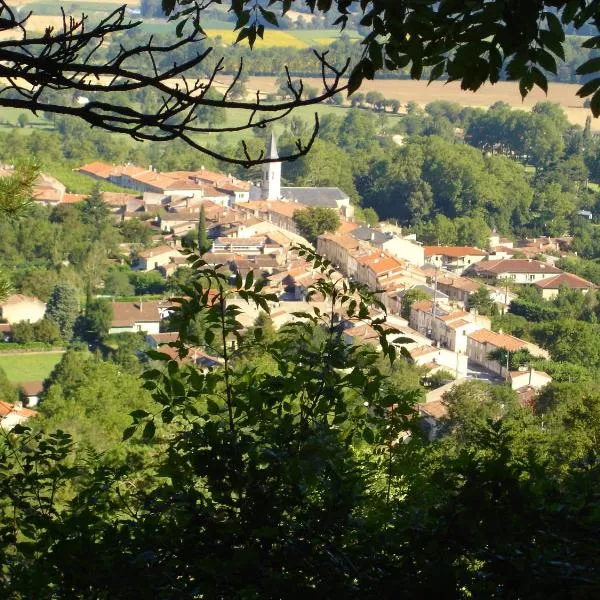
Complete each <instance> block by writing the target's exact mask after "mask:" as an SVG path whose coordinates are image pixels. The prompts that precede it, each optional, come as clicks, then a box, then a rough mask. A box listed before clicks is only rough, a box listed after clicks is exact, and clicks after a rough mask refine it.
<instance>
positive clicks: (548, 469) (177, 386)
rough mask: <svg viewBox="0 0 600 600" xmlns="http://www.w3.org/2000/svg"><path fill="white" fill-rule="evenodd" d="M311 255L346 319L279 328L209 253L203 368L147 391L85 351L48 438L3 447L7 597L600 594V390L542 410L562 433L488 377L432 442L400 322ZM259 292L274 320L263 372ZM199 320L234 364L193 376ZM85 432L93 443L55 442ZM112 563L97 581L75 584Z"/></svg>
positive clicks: (188, 292)
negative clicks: (599, 495) (354, 339)
mask: <svg viewBox="0 0 600 600" xmlns="http://www.w3.org/2000/svg"><path fill="white" fill-rule="evenodd" d="M301 252H302V254H304V255H305V256H306V257H307V259H309V260H310V261H312V262H313V264H314V267H315V268H316V269H319V270H321V271H322V273H323V275H325V278H323V279H321V280H319V281H318V282H317V283H315V285H314V287H313V289H312V290H311V292H312V293H318V294H320V295H324V296H325V297H327V298H328V299H329V300H330V301H331V302H332V305H333V310H332V311H331V312H330V311H327V312H325V313H322V312H320V311H319V309H318V308H314V309H313V310H312V311H310V312H306V313H298V314H297V315H296V319H297V321H296V322H294V323H290V324H288V325H286V326H285V327H283V328H282V329H281V330H280V331H279V332H273V331H272V330H271V327H270V323H269V318H268V316H266V315H267V314H268V310H269V301H271V300H274V298H272V297H270V296H268V295H264V294H263V293H262V292H261V286H262V283H256V282H254V281H253V278H252V275H249V276H248V277H247V278H246V279H245V280H243V279H242V278H241V277H238V278H237V280H236V282H235V286H234V287H233V288H231V287H230V285H229V281H228V278H227V276H226V275H225V274H223V273H221V272H219V271H215V270H213V269H210V268H209V267H208V265H207V264H206V263H205V262H204V261H203V260H202V258H201V257H200V256H199V255H190V256H189V259H190V263H191V265H192V269H191V271H192V276H193V279H192V281H190V283H189V284H188V285H184V286H183V287H182V290H181V298H179V299H178V300H177V301H176V303H177V304H178V305H179V309H178V311H177V317H176V319H175V320H174V322H177V323H178V325H179V327H180V339H179V340H178V341H176V342H172V343H170V350H172V351H175V353H177V354H178V355H179V356H180V358H181V359H182V360H181V361H175V360H172V358H171V356H172V352H170V353H169V355H166V354H163V353H161V351H160V348H159V350H158V351H149V352H147V354H148V357H149V359H150V360H151V368H150V369H149V370H147V371H146V372H145V373H144V375H143V377H142V381H143V389H140V386H139V383H138V379H137V378H136V377H132V376H131V375H130V374H129V373H128V372H126V371H124V370H123V369H122V367H121V366H120V365H117V364H111V363H110V362H105V361H103V360H101V358H100V357H99V356H92V355H90V354H89V353H87V352H77V351H69V352H67V353H66V354H65V355H64V357H63V360H62V361H61V363H60V365H58V366H57V368H56V370H55V372H54V374H53V376H52V383H51V385H50V386H49V387H48V389H47V392H46V396H45V400H44V403H43V404H42V405H41V409H42V412H43V414H42V416H41V417H38V420H36V422H35V427H36V429H41V430H44V433H32V432H31V431H29V430H27V429H26V428H19V429H17V430H16V431H15V433H14V435H12V436H10V437H9V438H7V440H6V444H4V445H3V444H0V511H2V514H4V515H8V514H9V512H10V515H11V518H10V519H8V518H4V519H2V521H1V522H2V524H3V525H2V526H1V527H0V536H1V539H2V544H0V560H1V561H2V564H3V565H4V566H5V567H4V568H5V572H6V576H5V577H4V578H2V579H1V580H0V586H1V589H2V591H3V593H4V594H5V595H7V597H11V595H13V596H14V595H15V594H20V595H22V596H24V597H27V595H28V594H29V595H31V594H32V593H33V594H34V595H35V597H36V598H51V597H59V596H60V597H63V596H66V595H69V594H70V595H73V594H75V595H81V596H83V595H88V596H89V595H90V594H91V595H92V596H94V597H98V596H106V597H114V598H124V599H125V598H132V599H133V598H139V597H153V596H155V595H156V592H157V590H160V593H161V594H162V595H164V596H165V597H184V596H185V597H187V596H191V595H203V596H206V597H225V596H227V597H257V596H260V597H297V596H298V595H299V594H301V595H305V596H307V597H309V596H311V597H312V596H314V595H315V594H316V595H318V596H319V597H325V598H327V597H334V596H338V597H343V598H364V597H388V596H389V594H390V593H393V594H394V595H396V594H407V595H412V596H415V597H421V596H423V595H427V596H429V594H430V592H434V591H438V592H439V590H442V591H444V592H448V593H449V595H451V596H453V597H454V596H455V595H456V594H455V592H456V590H457V589H460V590H461V594H466V595H471V596H473V597H495V596H496V595H497V591H498V590H499V589H502V595H503V596H505V595H508V596H510V597H513V596H514V597H519V596H523V597H551V596H552V594H554V593H558V594H559V595H560V596H569V595H574V596H577V595H579V594H580V592H582V590H584V589H586V588H587V589H589V586H590V585H597V582H598V577H597V566H598V561H597V555H596V554H594V552H593V548H594V543H595V538H596V534H597V533H599V532H600V523H599V521H598V516H597V511H594V506H595V505H594V503H595V497H594V494H593V490H594V489H595V485H596V480H597V474H596V471H595V469H596V463H595V462H594V460H593V458H591V457H593V453H594V440H595V439H597V431H596V429H597V425H598V423H599V422H600V420H599V419H598V403H597V398H598V394H597V392H596V391H594V388H586V391H585V393H583V394H579V393H578V394H576V395H575V394H572V393H571V392H570V391H565V392H564V393H563V392H557V393H553V394H552V396H551V397H548V399H546V400H545V399H541V400H540V402H542V401H543V402H545V406H546V408H545V413H544V420H543V422H542V421H541V420H540V418H538V417H537V416H535V415H532V414H529V413H527V412H526V411H524V410H522V409H520V408H519V407H518V405H517V402H516V397H515V394H514V392H512V391H511V390H510V389H509V388H508V387H505V386H492V385H490V384H487V383H485V382H481V381H469V382H467V383H465V384H463V385H460V386H456V387H455V388H453V390H451V392H449V393H448V394H446V395H445V397H444V402H445V403H447V405H448V413H449V419H448V421H447V423H446V425H447V426H446V428H445V430H446V434H445V436H444V437H443V439H441V440H440V441H438V442H435V443H425V442H424V441H423V439H422V438H421V437H420V435H419V432H418V429H417V428H416V427H415V426H416V425H417V424H418V423H417V421H418V419H417V418H416V415H415V414H414V412H413V410H412V406H413V405H414V404H415V403H416V402H418V401H421V400H422V394H423V390H422V388H421V386H420V385H419V379H420V377H421V375H422V373H420V372H419V370H418V369H417V368H415V367H414V366H413V365H410V364H409V363H408V362H407V361H405V360H404V358H403V357H399V358H397V359H396V358H395V354H396V349H395V348H394V346H393V345H392V344H390V343H389V336H390V333H392V334H393V333H394V332H393V330H390V329H388V328H387V327H386V326H385V323H384V320H383V319H382V318H377V317H372V316H370V310H369V309H370V308H371V307H375V308H377V310H379V311H381V310H383V307H382V306H381V304H379V303H378V302H377V301H376V299H375V298H374V296H373V294H372V293H370V292H368V291H367V290H364V289H363V288H362V287H361V286H359V285H357V284H353V283H350V284H349V283H347V282H344V281H331V280H330V279H329V278H328V277H327V276H328V275H329V276H330V275H331V273H332V270H331V268H330V265H329V263H328V262H327V261H324V260H323V259H321V258H320V257H317V256H315V255H314V254H313V253H312V251H309V250H308V249H303V250H302V251H301ZM238 296H239V297H241V298H243V299H245V300H247V301H249V302H252V303H255V304H256V305H257V306H258V307H260V308H261V309H262V310H263V311H264V313H265V314H264V315H261V316H260V318H259V320H258V321H257V323H256V324H255V330H254V331H253V332H251V335H252V337H253V339H254V340H256V342H257V344H260V352H259V353H257V356H256V358H254V357H253V358H250V359H249V358H248V357H247V356H246V353H245V352H246V350H245V348H246V349H247V348H248V345H247V340H246V339H245V338H242V337H241V324H240V323H239V322H238V319H237V317H238V315H239V308H238V307H237V306H235V297H238ZM338 312H341V313H343V314H344V315H346V316H347V318H348V319H349V320H351V321H355V322H357V323H360V322H367V323H369V324H370V325H371V327H373V328H374V330H375V331H376V332H377V333H378V334H379V344H380V345H381V346H382V348H383V355H379V354H378V353H377V352H375V351H374V350H373V349H372V348H371V347H369V346H359V345H352V346H347V345H346V344H345V343H344V341H343V336H342V335H341V330H340V328H339V324H338V320H337V318H336V314H337V313H338ZM199 317H200V318H201V319H202V321H203V323H204V324H205V327H204V328H203V329H202V331H201V332H199V333H198V335H200V336H203V340H202V341H203V345H204V346H207V347H208V346H211V347H214V346H216V344H215V338H217V337H220V338H221V339H222V340H223V341H224V343H223V344H222V345H221V346H220V348H219V358H220V359H221V364H220V365H219V366H216V367H212V368H208V369H199V368H196V366H195V365H194V364H193V362H191V361H190V360H189V359H191V358H192V357H193V355H194V349H193V348H190V347H189V342H190V340H189V339H188V338H187V332H188V331H189V330H190V326H191V324H192V322H195V321H196V320H197V319H198V318H199ZM259 331H260V333H259ZM248 335H250V332H249V333H247V334H246V337H247V336H248ZM134 338H139V336H134V337H133V338H132V337H131V336H128V337H127V338H125V337H124V338H123V339H122V340H120V341H119V343H120V342H122V343H123V345H127V344H131V347H134V346H136V344H137V342H136V340H135V339H134ZM230 341H236V343H234V344H231V343H229V342H230ZM250 347H251V348H252V346H250ZM267 358H268V360H266V359H267ZM150 395H151V396H152V398H153V400H150V397H149V396H150ZM565 397H571V400H570V401H569V402H568V403H567V404H565V402H564V398H565ZM124 403H125V404H126V406H127V408H126V409H125V410H128V411H130V416H129V417H125V416H124V412H123V410H122V408H123V404H124ZM540 406H541V404H540ZM586 418H591V419H592V425H591V426H590V424H589V423H586ZM571 422H573V423H574V424H575V427H574V428H571V427H570V423H571ZM126 424H129V427H127V428H126V429H125V431H124V434H123V437H124V438H126V439H128V440H129V441H127V442H124V443H120V442H119V441H118V440H119V439H120V437H121V435H120V433H121V428H122V427H124V426H125V425H126ZM542 424H543V426H542ZM67 425H68V427H69V429H70V430H71V431H73V437H71V435H69V434H65V433H61V432H58V433H56V434H50V433H46V432H49V431H50V430H51V428H53V427H66V426H67ZM399 439H402V441H403V443H398V440H399ZM75 441H76V442H77V445H74V442H75ZM87 448H89V450H88V449H87ZM98 451H104V452H105V454H104V455H101V454H98ZM38 461H39V463H38ZM38 496H39V498H40V500H39V501H38V500H37V497H38ZM74 531H76V532H77V541H76V543H74V542H73V532H74ZM390 531H393V534H394V535H390ZM547 532H548V533H547ZM91 547H93V548H94V558H95V561H94V569H80V568H74V565H81V564H85V559H86V558H89V549H90V548H91ZM423 548H427V549H428V551H427V552H423V551H422V549H423ZM42 557H43V560H41V558H42ZM148 557H151V560H152V563H151V564H150V565H149V564H148V562H147V560H149V558H148ZM567 557H568V564H567V565H565V559H566V558H567ZM215 558H218V560H217V561H215ZM524 558H525V564H527V568H522V565H523V559H524ZM407 564H410V569H408V570H407ZM573 568H576V569H577V572H578V573H581V574H582V576H583V577H584V583H581V582H580V580H579V579H573V577H572V569H573ZM507 569H508V570H509V571H510V572H511V574H512V575H511V577H510V578H507V577H506V573H507Z"/></svg>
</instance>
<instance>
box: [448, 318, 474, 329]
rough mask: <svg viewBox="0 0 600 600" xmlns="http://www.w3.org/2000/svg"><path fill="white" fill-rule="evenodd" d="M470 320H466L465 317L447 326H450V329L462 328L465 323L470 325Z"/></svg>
mask: <svg viewBox="0 0 600 600" xmlns="http://www.w3.org/2000/svg"><path fill="white" fill-rule="evenodd" d="M470 324H471V323H470V321H465V320H464V319H459V320H458V321H454V322H453V323H447V324H446V327H448V328H449V329H460V328H461V327H464V326H465V325H470Z"/></svg>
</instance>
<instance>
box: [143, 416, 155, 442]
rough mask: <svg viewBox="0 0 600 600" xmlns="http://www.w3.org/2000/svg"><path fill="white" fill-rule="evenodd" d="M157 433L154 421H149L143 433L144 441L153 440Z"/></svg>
mask: <svg viewBox="0 0 600 600" xmlns="http://www.w3.org/2000/svg"><path fill="white" fill-rule="evenodd" d="M155 433H156V425H155V424H154V421H148V422H147V423H146V426H145V427H144V431H143V432H142V439H144V440H151V439H152V438H153V437H154V434H155Z"/></svg>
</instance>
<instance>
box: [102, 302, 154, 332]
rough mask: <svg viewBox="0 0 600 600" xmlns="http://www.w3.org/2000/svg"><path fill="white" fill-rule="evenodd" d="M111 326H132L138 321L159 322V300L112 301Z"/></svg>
mask: <svg viewBox="0 0 600 600" xmlns="http://www.w3.org/2000/svg"><path fill="white" fill-rule="evenodd" d="M111 307H112V310H113V319H112V322H111V327H132V326H133V325H135V324H136V323H158V322H159V321H160V316H159V313H158V302H154V301H148V302H111Z"/></svg>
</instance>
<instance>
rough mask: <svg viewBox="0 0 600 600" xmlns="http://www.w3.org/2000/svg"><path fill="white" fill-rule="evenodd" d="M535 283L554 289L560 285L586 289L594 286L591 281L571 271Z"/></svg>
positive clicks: (538, 285) (541, 286) (544, 287)
mask: <svg viewBox="0 0 600 600" xmlns="http://www.w3.org/2000/svg"><path fill="white" fill-rule="evenodd" d="M535 285H536V286H537V287H539V288H542V289H545V290H555V289H558V288H561V287H567V288H571V289H575V290H583V289H586V290H587V289H590V288H595V287H596V286H595V285H594V284H593V283H592V282H591V281H588V280H587V279H583V278H582V277H578V276H577V275H573V274H571V273H561V274H560V275H557V276H556V277H549V278H548V279H543V280H542V281H538V282H537V283H536V284H535Z"/></svg>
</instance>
